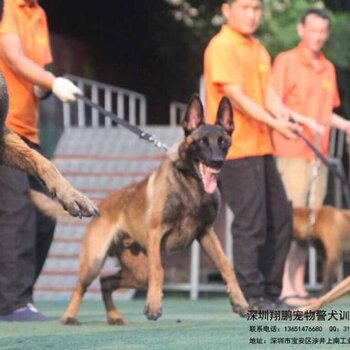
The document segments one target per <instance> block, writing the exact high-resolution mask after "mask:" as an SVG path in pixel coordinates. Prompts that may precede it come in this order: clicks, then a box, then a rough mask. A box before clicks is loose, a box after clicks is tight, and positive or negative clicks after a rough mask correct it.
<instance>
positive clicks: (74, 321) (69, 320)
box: [60, 316, 79, 326]
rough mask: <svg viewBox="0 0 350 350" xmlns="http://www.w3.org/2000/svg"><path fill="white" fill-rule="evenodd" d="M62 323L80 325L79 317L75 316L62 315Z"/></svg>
mask: <svg viewBox="0 0 350 350" xmlns="http://www.w3.org/2000/svg"><path fill="white" fill-rule="evenodd" d="M60 323H61V324H64V325H69V326H77V325H79V322H78V319H77V318H75V317H65V316H63V317H61V319H60Z"/></svg>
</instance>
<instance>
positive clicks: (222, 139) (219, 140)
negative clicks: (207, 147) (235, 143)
mask: <svg viewBox="0 0 350 350" xmlns="http://www.w3.org/2000/svg"><path fill="white" fill-rule="evenodd" d="M218 144H219V146H221V147H227V141H226V140H225V139H224V138H222V137H219V139H218Z"/></svg>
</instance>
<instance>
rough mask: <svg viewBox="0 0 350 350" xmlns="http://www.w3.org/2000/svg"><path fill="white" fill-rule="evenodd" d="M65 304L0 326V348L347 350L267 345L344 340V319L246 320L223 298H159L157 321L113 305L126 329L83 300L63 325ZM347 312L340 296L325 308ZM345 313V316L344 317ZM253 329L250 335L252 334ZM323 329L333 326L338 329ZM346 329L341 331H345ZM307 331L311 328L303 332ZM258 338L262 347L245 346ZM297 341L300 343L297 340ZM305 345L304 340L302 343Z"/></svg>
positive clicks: (349, 301)
mask: <svg viewBox="0 0 350 350" xmlns="http://www.w3.org/2000/svg"><path fill="white" fill-rule="evenodd" d="M66 305H67V302H64V301H56V302H38V303H37V306H38V308H39V309H40V310H41V311H42V312H43V313H45V314H46V315H48V316H50V317H52V321H50V322H47V323H4V322H1V323H0V349H11V350H15V349H26V350H27V349H28V350H36V349H59V350H68V349H98V350H109V349H123V350H138V349H155V350H156V349H160V350H167V349H191V350H196V349H214V350H220V349H227V350H229V349H230V350H231V349H239V350H244V349H249V350H255V349H276V350H279V349H283V350H284V349H296V350H300V349H311V347H312V348H315V347H316V346H317V347H318V348H319V349H332V350H333V349H350V342H349V343H347V344H324V345H322V344H321V345H320V344H315V345H311V344H290V345H287V344H282V345H281V344H271V339H272V338H273V337H276V338H295V339H300V338H305V339H306V338H309V340H308V341H315V339H316V338H321V337H323V338H324V339H325V341H326V342H327V341H328V342H329V339H328V338H331V339H332V340H331V341H332V342H334V341H337V340H334V339H336V338H338V339H339V342H340V343H342V342H345V341H347V339H348V338H349V341H350V320H349V319H347V320H343V321H340V320H337V321H335V320H326V321H305V320H304V321H262V320H257V321H251V320H250V321H248V320H247V319H244V318H240V317H239V316H237V315H235V314H233V313H232V312H231V311H230V305H229V302H228V299H227V298H208V299H200V300H199V301H190V300H188V299H186V298H173V297H165V298H164V305H163V316H162V317H161V318H160V319H159V320H158V321H148V320H147V319H146V318H145V317H144V316H143V314H142V310H143V300H140V299H137V300H133V301H123V302H119V303H118V306H119V310H120V311H121V312H122V313H123V315H124V316H125V318H127V320H128V325H126V326H109V325H108V324H107V323H106V321H105V313H104V308H103V305H102V302H98V301H85V302H83V304H82V307H81V309H80V314H79V321H80V322H81V324H80V325H79V326H63V325H61V324H59V322H58V319H59V317H60V316H61V315H62V313H63V312H64V310H65V307H66ZM326 310H327V318H328V317H329V315H330V313H331V312H332V310H335V311H337V312H339V311H340V310H343V311H345V310H350V298H349V297H346V298H343V299H341V300H340V301H338V302H336V303H334V304H332V305H331V306H330V307H328V308H327V309H326ZM349 314H350V313H349ZM272 326H275V329H276V327H278V329H279V331H278V332H267V327H272ZM286 326H291V327H295V326H298V327H299V326H307V327H313V326H322V332H317V331H310V330H309V331H308V330H305V329H304V330H300V331H295V330H294V331H289V332H287V331H286V330H285V328H284V327H286ZM252 327H255V330H254V331H253V329H254V328H252ZM329 327H336V328H337V329H338V330H335V329H333V328H331V329H330V328H329ZM344 327H345V328H344ZM346 327H347V328H349V329H348V330H347V328H346ZM309 329H312V328H309ZM256 338H261V339H262V341H263V344H251V342H254V340H252V339H256ZM299 341H300V340H299ZM305 342H306V340H305Z"/></svg>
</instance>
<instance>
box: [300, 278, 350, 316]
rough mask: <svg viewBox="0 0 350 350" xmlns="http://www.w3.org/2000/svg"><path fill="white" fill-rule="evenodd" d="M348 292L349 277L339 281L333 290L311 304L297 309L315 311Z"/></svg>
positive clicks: (349, 288) (349, 286)
mask: <svg viewBox="0 0 350 350" xmlns="http://www.w3.org/2000/svg"><path fill="white" fill-rule="evenodd" d="M349 292H350V276H349V277H347V278H345V279H344V280H343V281H341V282H340V283H339V284H338V285H336V286H335V287H334V288H333V289H331V290H330V291H329V292H328V293H326V294H324V295H322V296H321V297H320V298H318V299H317V300H316V301H314V302H313V303H311V304H309V305H306V306H304V307H302V308H299V309H298V310H300V311H317V310H319V309H320V308H321V307H322V306H324V305H327V304H329V303H331V302H332V301H334V300H336V299H338V298H340V297H342V296H343V295H345V294H346V293H349Z"/></svg>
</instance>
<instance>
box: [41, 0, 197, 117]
mask: <svg viewBox="0 0 350 350" xmlns="http://www.w3.org/2000/svg"><path fill="white" fill-rule="evenodd" d="M40 3H41V5H42V7H43V8H44V9H45V10H46V13H47V16H48V21H49V27H50V31H51V34H53V36H52V46H53V55H54V59H55V65H54V70H55V72H56V73H58V74H63V73H71V74H76V75H80V76H84V77H86V78H90V79H94V80H98V81H101V82H105V83H110V84H113V85H117V86H120V87H124V88H128V89H131V90H134V91H137V92H141V93H144V94H145V95H146V97H147V104H148V120H149V121H150V122H152V123H157V124H163V123H167V122H168V114H169V112H168V109H169V102H170V100H176V101H183V102H185V101H187V100H188V99H189V97H190V95H191V94H192V93H193V92H195V91H197V90H198V82H197V79H198V76H199V72H200V70H201V65H202V62H201V61H200V62H195V61H194V58H193V57H192V55H191V54H190V52H191V48H190V47H189V44H188V43H187V42H186V41H185V40H184V38H185V37H186V35H185V31H186V28H184V27H183V26H181V24H178V23H176V22H175V21H174V20H173V18H172V17H171V14H170V12H169V7H168V5H167V4H166V3H165V1H163V0H152V1H140V0H128V1H107V0H101V1H98V2H97V1H87V0H85V1H81V0H74V1H72V0H60V1H52V0H51V1H50V0H47V1H44V0H43V1H41V2H40ZM69 51H70V52H69Z"/></svg>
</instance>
